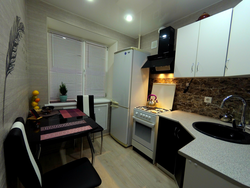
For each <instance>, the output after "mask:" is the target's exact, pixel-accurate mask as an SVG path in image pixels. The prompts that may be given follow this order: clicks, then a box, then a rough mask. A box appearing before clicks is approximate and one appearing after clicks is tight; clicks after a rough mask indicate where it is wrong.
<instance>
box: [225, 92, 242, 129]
mask: <svg viewBox="0 0 250 188" xmlns="http://www.w3.org/2000/svg"><path fill="white" fill-rule="evenodd" d="M229 98H237V99H240V100H241V101H242V103H243V106H242V114H241V122H240V123H239V125H238V127H239V128H242V129H243V131H244V132H245V125H246V123H245V113H246V106H247V103H246V101H245V99H244V98H242V97H240V96H237V95H229V96H227V97H226V98H225V99H223V101H222V103H221V105H220V107H221V108H223V106H224V103H225V101H226V100H227V99H229Z"/></svg>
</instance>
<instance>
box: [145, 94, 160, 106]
mask: <svg viewBox="0 0 250 188" xmlns="http://www.w3.org/2000/svg"><path fill="white" fill-rule="evenodd" d="M157 102H158V100H157V96H156V95H154V94H150V95H149V96H148V101H147V107H149V108H155V107H156V103H157Z"/></svg>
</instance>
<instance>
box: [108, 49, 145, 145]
mask: <svg viewBox="0 0 250 188" xmlns="http://www.w3.org/2000/svg"><path fill="white" fill-rule="evenodd" d="M149 55H150V54H149V53H146V52H143V51H140V50H139V49H136V48H128V49H124V50H121V51H118V52H115V55H114V66H113V68H114V69H113V85H112V104H111V126H110V135H111V136H112V137H113V138H114V139H115V140H116V141H117V142H119V143H120V144H121V145H123V146H124V147H128V146H130V145H131V142H132V126H133V118H132V115H133V109H134V107H136V106H140V105H146V102H147V93H148V80H149V69H148V68H146V69H145V68H143V69H141V67H142V65H143V64H144V63H145V61H146V60H147V56H149Z"/></svg>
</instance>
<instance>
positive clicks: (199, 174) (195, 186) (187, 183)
mask: <svg viewBox="0 0 250 188" xmlns="http://www.w3.org/2000/svg"><path fill="white" fill-rule="evenodd" d="M183 188H240V186H237V185H235V184H233V183H231V182H229V181H228V180H226V179H224V178H222V177H220V176H219V175H216V174H215V173H213V172H211V171H209V170H207V169H205V168H203V167H201V166H199V165H198V164H197V163H194V162H192V161H191V160H189V159H186V167H185V175H184V183H183Z"/></svg>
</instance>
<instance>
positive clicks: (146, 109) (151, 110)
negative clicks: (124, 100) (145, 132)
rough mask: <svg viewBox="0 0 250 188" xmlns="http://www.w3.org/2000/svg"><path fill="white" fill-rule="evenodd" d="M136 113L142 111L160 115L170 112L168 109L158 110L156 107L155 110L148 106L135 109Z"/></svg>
mask: <svg viewBox="0 0 250 188" xmlns="http://www.w3.org/2000/svg"><path fill="white" fill-rule="evenodd" d="M135 109H136V110H135V111H138V109H139V110H141V111H145V112H149V113H153V114H160V113H163V112H167V111H169V110H167V109H164V108H158V107H155V108H151V107H150V108H149V107H147V106H137V107H135Z"/></svg>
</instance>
